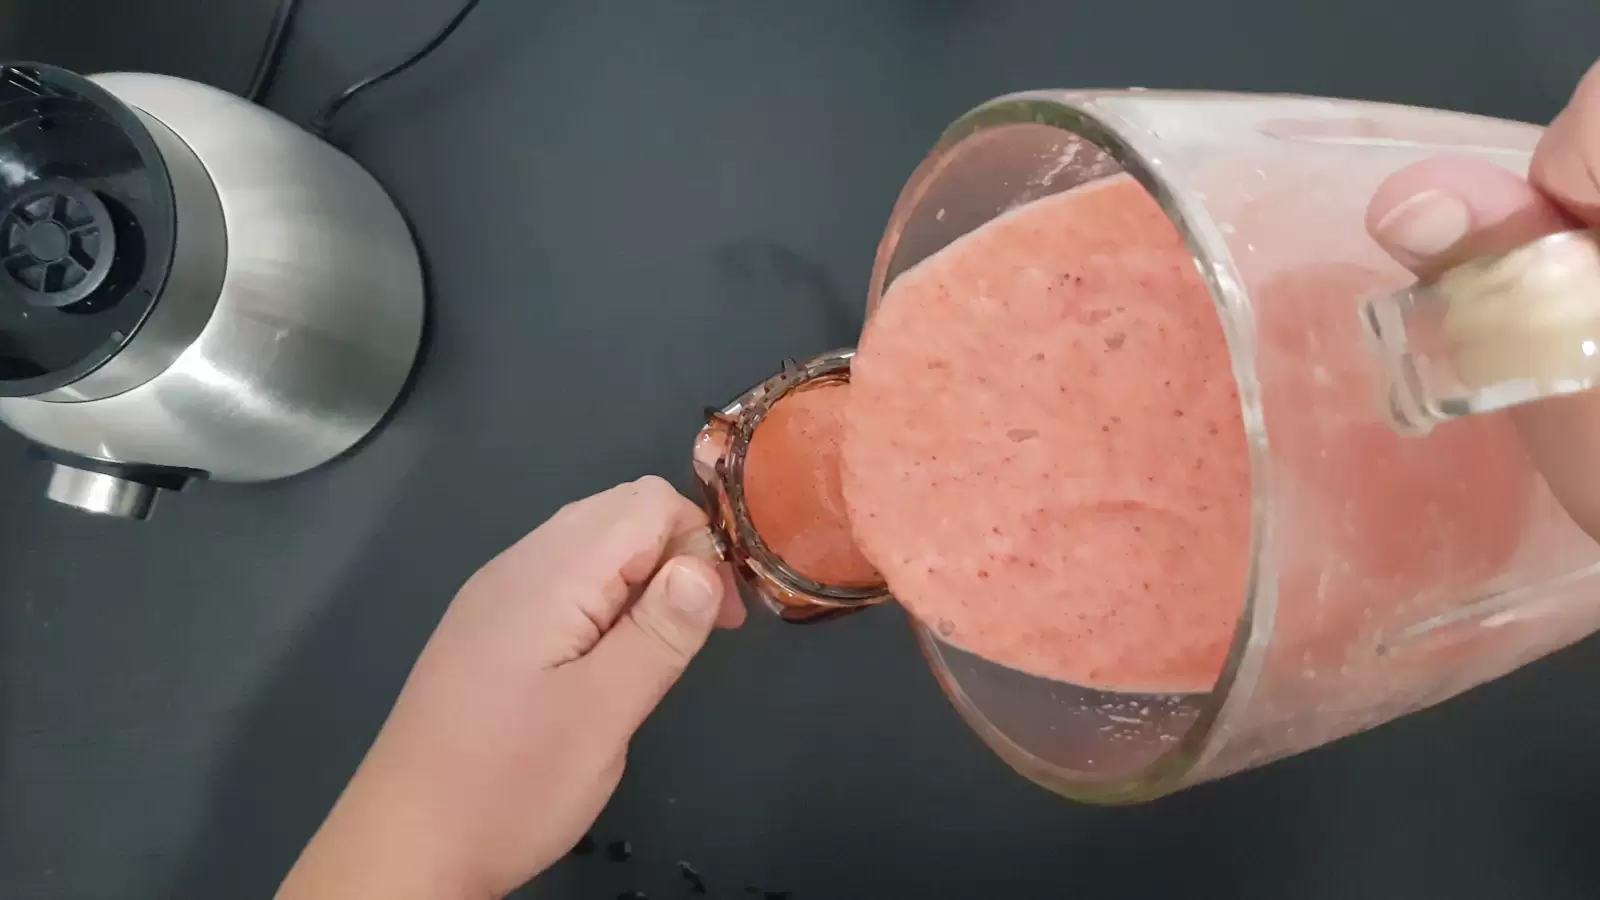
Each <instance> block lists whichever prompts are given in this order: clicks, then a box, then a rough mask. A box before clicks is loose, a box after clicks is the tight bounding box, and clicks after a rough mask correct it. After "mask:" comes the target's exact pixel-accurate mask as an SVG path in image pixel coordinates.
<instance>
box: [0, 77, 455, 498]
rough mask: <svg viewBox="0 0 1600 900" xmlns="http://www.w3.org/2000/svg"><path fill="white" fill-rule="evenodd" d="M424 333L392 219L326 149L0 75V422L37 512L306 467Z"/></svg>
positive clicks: (127, 83) (116, 88) (293, 137)
mask: <svg viewBox="0 0 1600 900" xmlns="http://www.w3.org/2000/svg"><path fill="white" fill-rule="evenodd" d="M423 320H424V282H423V273H422V266H421V262H420V260H419V257H418V253H417V250H416V246H415V243H414V242H413V240H412V236H411V233H410V231H409V229H408V228H407V226H406V223H405V221H404V219H403V217H402V216H401V214H400V212H399V211H398V210H397V209H396V207H395V206H394V204H393V203H392V202H391V201H390V199H389V198H388V196H387V195H386V194H385V193H384V191H383V189H382V188H381V187H380V186H379V185H378V183H377V181H376V180H375V179H374V178H373V177H372V176H371V175H370V174H368V173H367V172H366V171H365V170H363V169H362V168H361V167H360V166H359V165H357V164H356V163H355V162H354V161H353V160H351V159H350V158H349V157H347V156H345V155H344V154H342V153H340V152H339V151H338V150H336V149H335V148H333V147H331V146H329V145H328V144H326V143H324V142H322V141H320V140H318V139H317V138H315V137H313V136H311V135H310V134H308V133H306V132H304V131H302V130H301V129H299V128H297V127H296V126H294V125H293V124H292V123H290V122H288V121H287V120H285V119H282V118H280V117H279V116H277V115H275V114H274V113H272V112H270V111H267V110H264V109H262V108H260V107H258V106H255V105H253V104H251V103H248V102H246V101H244V100H242V99H239V98H237V97H235V96H233V95H231V94H228V93H225V92H223V91H220V90H216V89H214V88H210V87H207V86H204V85H200V84H195V83H193V82H188V81H183V80H180V79H176V78H169V77H165V76H159V75H149V74H132V73H118V74H107V75H97V76H93V77H92V78H83V77H81V76H78V75H75V74H73V73H70V72H66V71H65V70H61V69H56V68H53V67H49V66H39V65H33V64H24V65H4V66H0V421H3V422H4V423H5V424H7V425H9V426H10V427H11V428H13V429H15V430H16V431H18V432H19V433H21V434H22V435H24V436H25V437H27V438H28V439H30V440H31V441H33V442H34V444H35V445H36V447H37V449H38V451H39V453H40V455H42V456H44V457H45V458H46V459H47V460H49V461H51V462H52V463H54V465H55V467H56V468H55V471H54V473H53V474H52V477H51V479H50V483H49V488H48V491H47V494H48V496H49V497H50V498H51V499H52V500H56V501H59V502H62V503H65V504H67V505H69V506H73V507H77V508H79V509H83V510H87V511H90V512H95V513H102V514H107V515H115V516H122V517H128V518H144V517H146V516H148V515H149V514H150V511H151V508H152V506H153V505H154V501H155V498H156V496H157V493H158V492H159V491H161V490H163V489H178V488H181V487H182V486H183V485H184V484H185V483H187V482H188V481H190V480H192V479H194V478H207V479H210V480H214V481H222V482H263V481H271V480H275V479H280V478H287V477H290V476H293V475H296V474H299V473H302V472H305V471H307V470H309V469H312V468H315V467H317V466H320V465H322V464H324V463H327V462H329V461H330V460H333V459H334V458H336V457H338V456H340V455H342V454H344V453H345V452H347V451H349V450H350V449H351V448H352V447H354V446H355V445H357V444H358V443H359V442H361V441H362V440H363V438H365V437H366V436H367V435H368V434H369V433H371V432H372V431H373V430H374V429H375V428H376V427H377V426H378V425H379V423H380V422H381V421H382V420H383V419H384V417H385V415H386V414H387V413H388V411H389V409H390V408H391V407H392V406H393V405H394V403H395V401H396V398H397V397H398V396H399V395H400V393H401V391H402V390H403V388H404V386H405V384H406V382H407V379H408V376H409V373H410V372H411V369H412V367H413V365H414V363H415V360H416V357H417V354H418V350H419V347H420V343H421V340H422V332H423Z"/></svg>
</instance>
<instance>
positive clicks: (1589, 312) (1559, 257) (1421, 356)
mask: <svg viewBox="0 0 1600 900" xmlns="http://www.w3.org/2000/svg"><path fill="white" fill-rule="evenodd" d="M1362 320H1363V323H1364V325H1365V327H1366V331H1367V334H1368V336H1369V337H1370V338H1372V340H1373V341H1374V345H1375V348H1376V351H1377V353H1378V356H1379V358H1380V360H1381V363H1382V379H1383V389H1384V395H1385V396H1384V400H1385V402H1386V403H1387V405H1388V411H1389V414H1390V417H1391V420H1392V423H1393V424H1394V425H1395V427H1396V428H1397V429H1399V430H1400V431H1402V432H1405V433H1412V434H1423V433H1427V432H1428V431H1430V430H1431V429H1432V428H1433V427H1434V426H1435V425H1437V424H1439V423H1441V422H1444V421H1447V420H1449V419H1454V418H1458V417H1461V416H1469V415H1475V414H1478V413H1486V412H1494V411H1496V410H1500V409H1505V408H1507V407H1512V406H1520V405H1522V404H1525V403H1531V402H1533V401H1536V400H1542V399H1545V398H1548V397H1559V396H1562V395H1565V394H1574V393H1578V392H1580V391H1587V390H1590V389H1591V388H1594V387H1600V231H1567V232H1561V233H1559V234H1553V235H1550V236H1549V237H1545V238H1541V239H1539V240H1536V241H1533V242H1531V243H1528V244H1524V245H1522V246H1521V247H1517V248H1516V249H1514V250H1510V251H1508V252H1506V253H1501V254H1497V255H1493V256H1487V257H1483V258H1481V259H1476V260H1473V261H1471V262H1468V263H1465V264H1463V265H1460V266H1457V267H1456V268H1453V269H1450V270H1449V271H1447V272H1445V273H1444V274H1443V275H1441V276H1439V277H1438V278H1437V279H1434V280H1432V281H1429V282H1426V283H1419V284H1416V285H1414V286H1412V287H1410V288H1408V289H1406V290H1403V291H1400V292H1398V293H1394V294H1390V295H1387V296H1383V297H1378V298H1375V299H1372V300H1369V301H1367V302H1366V303H1365V304H1364V306H1363V308H1362Z"/></svg>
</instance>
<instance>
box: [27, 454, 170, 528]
mask: <svg viewBox="0 0 1600 900" xmlns="http://www.w3.org/2000/svg"><path fill="white" fill-rule="evenodd" d="M160 493H161V492H160V490H159V489H157V488H155V487H153V486H151V485H148V484H141V483H139V482H137V481H129V480H127V479H125V478H118V477H117V476H115V475H105V474H102V473H100V472H85V471H84V470H82V469H74V468H72V467H71V466H62V465H57V466H56V467H55V469H54V470H52V471H51V473H50V484H49V485H48V486H47V487H46V488H45V496H47V497H49V498H50V499H51V500H54V501H55V502H57V503H61V504H65V505H66V506H71V507H73V508H74V509H80V510H82V511H84V512H86V513H93V514H95V515H98V516H111V517H114V518H118V519H137V520H139V521H143V520H145V519H148V518H150V513H151V512H152V511H153V510H154V509H155V506H156V496H157V495H158V494H160Z"/></svg>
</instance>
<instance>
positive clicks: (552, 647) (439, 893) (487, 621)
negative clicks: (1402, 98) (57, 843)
mask: <svg viewBox="0 0 1600 900" xmlns="http://www.w3.org/2000/svg"><path fill="white" fill-rule="evenodd" d="M705 524H706V518H705V514H704V513H703V512H702V511H701V510H700V509H699V508H698V507H697V506H695V505H694V504H693V503H691V502H689V501H688V500H686V499H684V498H683V497H682V496H680V495H679V494H678V493H677V492H676V491H675V490H673V489H672V487H671V486H669V485H668V484H667V483H666V482H665V481H662V480H661V479H659V478H646V479H643V480H641V481H637V482H634V483H632V484H627V485H623V486H621V487H617V488H613V489H612V490H609V491H606V492H605V493H602V494H599V495H596V496H594V497H590V498H588V499H586V500H582V501H579V502H577V503H574V504H572V505H570V506H567V507H566V508H564V509H562V510H561V511H560V512H558V513H556V515H555V516H554V517H553V518H551V519H550V521H548V522H546V523H545V524H543V525H541V526H540V527H539V528H538V529H536V530H535V531H534V532H533V533H532V534H529V535H528V536H527V537H525V538H523V539H522V540H521V541H520V542H518V543H517V544H516V545H515V546H513V547H512V548H511V549H509V550H507V551H505V552H504V553H502V554H500V556H498V557H497V558H495V559H494V560H493V561H491V562H490V563H489V564H488V565H486V566H484V567H483V568H482V569H481V570H479V571H478V572H477V573H476V574H475V575H473V576H472V578H471V579H470V580H469V581H468V582H467V584H466V585H465V586H464V587H463V588H462V589H461V591H460V592H459V593H458V594H457V595H456V598H455V600H454V601H453V602H452V603H451V604H450V608H449V609H448V610H447V611H446V613H445V615H444V618H443V619H442V620H441V621H440V623H439V626H438V628H437V629H436V630H435V631H434V634H433V637H432V638H431V639H430V640H429V641H428V645H427V647H426V648H424V650H423V652H422V655H421V657H420V658H419V659H418V660H417V664H416V666H415V668H414V669H413V670H412V672H411V676H410V678H409V679H408V680H407V681H406V685H405V688H404V689H403V690H402V691H401V693H400V697H399V699H398V700H397V701H396V703H395V706H394V710H393V711H392V712H391V714H390V716H389V719H388V721H387V722H386V723H385V724H384V726H383V729H382V731H381V732H380V733H379V735H378V738H377V741H376V742H375V743H374V744H373V746H372V749H371V750H370V751H369V752H368V754H367V757H366V759H365V760H364V761H363V762H362V764H361V767H360V769H359V770H358V771H357V772H356V775H355V777H354V778H353V779H352V780H351V782H350V785H349V787H347V788H346V790H345V792H344V794H343V796H341V797H340V798H339V801H338V803H337V804H336V805H335V806H334V809H333V811H332V812H331V813H330V814H329V816H328V819H327V821H326V822H325V823H324V824H323V826H322V828H321V830H319V831H318V832H317V835H316V836H315V837H314V838H313V839H312V841H311V843H310V845H308V846H307V848H306V850H305V852H304V853H303V854H302V856H301V858H300V860H299V862H298V863H297V864H296V865H295V868H294V870H293V871H292V872H291V873H290V874H289V877H288V878H287V880H286V881H285V882H284V884H283V887H282V888H281V889H280V891H279V894H278V896H279V898H280V900H313V898H322V897H340V898H356V897H382V898H385V900H387V898H409V897H417V898H422V897H427V898H443V897H448V898H474V900H476V898H488V897H500V896H504V895H505V894H507V893H509V892H511V891H512V890H515V889H516V888H517V887H518V886H520V885H522V884H523V883H524V882H526V881H528V880H529V879H531V878H532V877H533V876H534V875H536V874H538V873H539V872H541V871H543V870H544V869H545V868H547V867H548V866H549V865H550V864H551V863H553V862H555V861H556V860H557V859H559V858H560V857H561V856H562V855H563V854H565V853H566V852H567V851H568V850H569V849H571V848H572V847H573V846H574V845H575V844H576V843H577V842H578V840H579V839H580V838H581V837H582V836H583V834H584V832H585V831H586V830H588V828H589V826H590V825H591V824H593V822H594V819H595V817H596V816H598V815H599V813H600V810H601V809H602V808H603V807H604V806H605V803H606V801H607V800H608V799H609V798H610V796H611V794H612V792H613V791H614V790H615V789H616V787H617V783H618V781H619V780H620V779H621V777H622V770H623V765H624V761H625V757H626V753H627V747H628V741H629V739H630V738H632V736H633V733H634V731H635V730H636V729H637V728H638V727H639V725H640V724H641V723H642V722H643V721H644V719H645V717H646V716H647V715H649V714H650V712H651V710H653V709H654V708H655V706H656V704H657V703H658V702H659V701H660V700H661V698H662V696H663V695H664V694H665V693H666V691H667V689H668V688H670V687H671V686H672V685H673V684H674V683H675V682H676V681H677V680H678V676H679V675H680V674H682V672H683V670H684V667H685V666H686V665H687V664H688V663H689V660H690V659H691V658H692V657H693V656H694V655H695V654H696V653H697V652H698V651H699V650H700V648H701V647H702V646H703V645H704V644H705V642H706V640H707V638H708V637H709V635H710V633H711V631H712V628H713V626H714V625H720V626H722V627H729V628H732V627H737V626H738V625H739V624H741V623H742V622H743V621H744V615H745V614H744V608H743V606H742V605H740V602H739V597H738V593H737V591H735V590H734V589H733V587H732V585H731V576H730V575H729V573H728V572H727V571H726V570H719V569H718V568H716V567H714V566H713V564H712V563H711V562H708V561H707V560H705V559H701V558H695V557H694V556H677V557H675V558H670V559H667V560H666V561H665V563H663V556H664V555H666V554H667V552H668V551H667V548H668V547H669V545H673V544H674V539H677V538H682V537H684V536H689V535H693V534H694V533H696V531H697V530H698V529H699V528H701V527H703V526H704V525H705ZM704 555H706V556H710V555H711V554H710V552H709V551H704ZM658 567H659V571H657V569H658Z"/></svg>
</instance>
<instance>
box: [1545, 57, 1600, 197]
mask: <svg viewBox="0 0 1600 900" xmlns="http://www.w3.org/2000/svg"><path fill="white" fill-rule="evenodd" d="M1528 177H1529V180H1531V181H1532V182H1533V184H1534V186H1535V187H1537V188H1538V189H1539V190H1541V191H1543V192H1544V193H1545V194H1546V195H1547V196H1549V197H1550V198H1551V199H1552V200H1554V201H1555V202H1556V203H1557V204H1559V205H1560V206H1561V208H1562V209H1564V210H1565V211H1566V212H1567V213H1568V214H1569V215H1571V216H1573V217H1574V218H1576V219H1577V220H1579V221H1581V222H1583V223H1584V224H1587V225H1600V63H1596V64H1595V65H1594V67H1593V68H1591V69H1589V74H1587V75H1585V76H1584V78H1583V81H1582V82H1580V83H1579V84H1578V89H1577V90H1576V91H1574V92H1573V95H1572V100H1571V101H1570V102H1569V103H1568V104H1567V108H1566V109H1564V110H1562V112H1561V115H1559V116H1557V117H1556V120H1555V121H1554V122H1551V123H1550V128H1549V129H1548V130H1547V131H1545V134H1544V137H1543V138H1542V139H1540V141H1539V149H1538V150H1537V151H1536V152H1535V153H1534V154H1533V166H1532V168H1531V169H1530V170H1529V172H1528Z"/></svg>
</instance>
